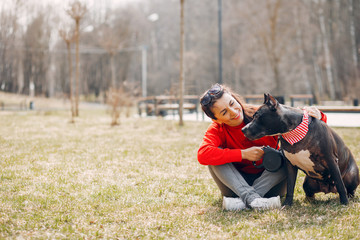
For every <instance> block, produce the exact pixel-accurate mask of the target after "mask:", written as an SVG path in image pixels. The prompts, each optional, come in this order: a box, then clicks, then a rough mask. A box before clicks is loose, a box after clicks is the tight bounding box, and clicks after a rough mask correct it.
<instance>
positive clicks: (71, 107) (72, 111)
mask: <svg viewBox="0 0 360 240" xmlns="http://www.w3.org/2000/svg"><path fill="white" fill-rule="evenodd" d="M66 48H67V54H68V63H69V85H70V92H69V100H70V110H71V120H70V122H71V123H73V122H75V121H74V117H75V108H74V100H73V79H72V61H71V49H70V41H68V42H66Z"/></svg>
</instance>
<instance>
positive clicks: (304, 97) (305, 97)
mask: <svg viewBox="0 0 360 240" xmlns="http://www.w3.org/2000/svg"><path fill="white" fill-rule="evenodd" d="M295 101H302V102H303V103H305V104H306V103H307V104H309V105H310V106H311V105H313V103H314V97H313V95H312V94H294V95H290V102H291V106H292V107H294V106H295Z"/></svg>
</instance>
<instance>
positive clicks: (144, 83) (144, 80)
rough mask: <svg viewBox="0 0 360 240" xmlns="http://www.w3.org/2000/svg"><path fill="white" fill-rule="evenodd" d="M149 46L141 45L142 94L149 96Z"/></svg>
mask: <svg viewBox="0 0 360 240" xmlns="http://www.w3.org/2000/svg"><path fill="white" fill-rule="evenodd" d="M146 59H147V48H146V46H145V45H144V46H142V47H141V87H142V96H143V97H144V98H145V97H147V61H146Z"/></svg>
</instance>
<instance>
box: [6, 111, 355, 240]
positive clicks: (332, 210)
mask: <svg viewBox="0 0 360 240" xmlns="http://www.w3.org/2000/svg"><path fill="white" fill-rule="evenodd" d="M80 114H81V116H80V117H79V118H77V119H76V123H75V124H70V123H69V113H68V112H35V111H34V112H31V111H28V112H18V113H17V112H10V113H4V112H0V133H1V135H0V146H1V147H0V179H1V183H0V238H1V239H3V238H11V239H12V238H20V239H21V238H25V239H29V238H31V239H45V238H46V239H47V238H51V239H64V238H66V239H79V238H85V239H89V238H105V239H108V238H110V239H194V238H199V239H280V238H281V239H359V238H360V230H359V229H360V200H359V191H360V190H358V191H357V193H356V196H355V198H354V199H352V200H351V201H350V203H349V205H348V206H342V205H340V204H339V199H338V195H337V194H327V195H324V194H317V195H316V198H317V201H316V202H315V203H308V202H306V201H305V200H304V192H303V190H302V187H301V185H302V180H303V178H304V175H303V174H302V173H301V174H300V176H299V177H298V182H297V185H296V190H295V198H294V205H293V207H291V208H287V209H285V210H269V211H259V212H258V211H253V210H245V211H240V212H229V211H223V210H222V209H221V196H220V193H219V190H218V189H217V187H216V185H215V183H214V182H213V180H212V179H211V177H210V174H209V172H208V170H207V167H206V166H202V165H200V164H199V163H198V162H197V159H196V154H197V148H198V146H199V144H200V142H201V140H202V137H203V134H204V132H205V130H206V128H207V126H208V124H209V123H206V122H186V123H185V126H184V127H179V126H178V124H177V122H174V121H166V120H163V119H160V118H158V119H156V118H153V119H145V118H142V119H141V118H136V117H133V118H125V117H122V118H121V125H119V126H116V127H110V116H109V115H107V114H106V113H105V112H103V111H87V112H84V111H82V112H80ZM335 130H336V131H337V132H338V133H339V134H340V135H341V136H342V137H343V138H344V140H345V142H346V143H347V145H348V146H349V147H350V149H351V150H352V152H353V154H354V155H355V157H356V159H358V160H359V159H360V149H359V142H360V129H358V128H336V129H335ZM359 163H360V162H359V161H358V164H359Z"/></svg>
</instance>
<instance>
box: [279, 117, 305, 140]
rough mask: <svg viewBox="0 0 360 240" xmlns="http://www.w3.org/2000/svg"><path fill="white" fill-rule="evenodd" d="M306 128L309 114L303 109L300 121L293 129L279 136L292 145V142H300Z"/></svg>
mask: <svg viewBox="0 0 360 240" xmlns="http://www.w3.org/2000/svg"><path fill="white" fill-rule="evenodd" d="M308 130H309V114H308V113H307V111H304V116H303V120H302V122H301V123H300V124H299V125H298V126H297V127H296V128H295V129H294V130H291V131H290V132H287V133H284V134H282V135H281V137H282V138H283V139H285V141H287V142H288V143H290V144H291V145H294V143H297V142H300V141H301V140H302V139H303V138H304V137H305V135H306V133H307V132H308Z"/></svg>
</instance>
